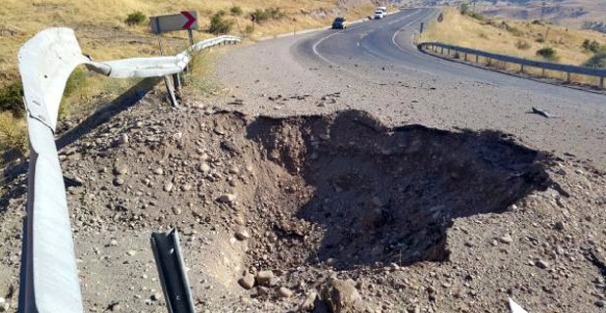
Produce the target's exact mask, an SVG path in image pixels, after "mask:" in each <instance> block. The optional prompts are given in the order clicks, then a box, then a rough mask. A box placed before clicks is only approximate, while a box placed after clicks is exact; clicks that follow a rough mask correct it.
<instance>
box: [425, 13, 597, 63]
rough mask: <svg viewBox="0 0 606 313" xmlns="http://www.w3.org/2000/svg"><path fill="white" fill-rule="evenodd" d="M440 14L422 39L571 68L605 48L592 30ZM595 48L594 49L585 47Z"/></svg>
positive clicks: (458, 14) (536, 22)
mask: <svg viewBox="0 0 606 313" xmlns="http://www.w3.org/2000/svg"><path fill="white" fill-rule="evenodd" d="M443 13H444V16H445V18H444V22H442V23H438V22H436V21H434V22H432V23H431V25H430V27H429V28H428V31H427V32H426V33H425V34H424V35H423V37H422V38H421V39H422V40H424V41H430V40H432V41H440V42H445V43H450V44H454V45H459V46H463V47H468V48H474V49H479V50H484V51H489V52H494V53H501V54H507V55H514V56H518V57H524V58H528V59H535V60H541V61H545V60H547V61H552V62H559V63H565V64H572V65H582V64H584V63H586V62H587V61H588V60H589V59H590V58H592V57H593V56H594V54H595V53H598V52H600V51H602V50H603V49H606V35H605V34H601V33H598V32H595V31H590V30H575V29H569V28H566V27H563V26H555V25H550V24H545V23H543V22H540V21H509V20H508V21H505V20H502V19H488V18H485V17H484V16H482V15H481V14H477V13H471V12H467V14H461V12H460V11H459V10H457V9H454V8H448V9H445V10H444V11H443ZM596 45H597V47H598V48H597V50H595V49H589V48H588V47H590V46H593V47H596ZM550 51H551V52H550ZM552 52H553V53H552Z"/></svg>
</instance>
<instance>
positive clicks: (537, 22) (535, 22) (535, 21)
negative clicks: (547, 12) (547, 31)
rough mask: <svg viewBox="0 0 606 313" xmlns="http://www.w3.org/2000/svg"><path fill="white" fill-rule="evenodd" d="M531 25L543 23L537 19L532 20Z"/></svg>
mask: <svg viewBox="0 0 606 313" xmlns="http://www.w3.org/2000/svg"><path fill="white" fill-rule="evenodd" d="M532 24H533V25H544V24H543V22H541V21H539V20H534V21H532Z"/></svg>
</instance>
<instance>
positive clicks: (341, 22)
mask: <svg viewBox="0 0 606 313" xmlns="http://www.w3.org/2000/svg"><path fill="white" fill-rule="evenodd" d="M345 28H347V25H345V18H344V17H337V18H335V20H334V21H333V22H332V29H345Z"/></svg>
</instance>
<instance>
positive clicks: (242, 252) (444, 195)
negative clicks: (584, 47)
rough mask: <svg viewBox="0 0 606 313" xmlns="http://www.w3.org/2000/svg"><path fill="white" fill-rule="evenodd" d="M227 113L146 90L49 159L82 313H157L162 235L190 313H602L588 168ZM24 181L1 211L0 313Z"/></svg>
mask: <svg viewBox="0 0 606 313" xmlns="http://www.w3.org/2000/svg"><path fill="white" fill-rule="evenodd" d="M318 101H328V100H321V99H318ZM226 108H231V109H233V108H234V105H232V104H227V103H225V104H221V103H219V104H217V105H216V106H215V105H211V104H207V103H204V102H196V101H186V103H185V106H184V108H182V109H180V110H172V109H168V108H167V107H166V105H163V104H162V103H161V101H160V97H159V95H158V91H157V90H156V91H155V92H152V93H151V94H149V95H147V96H146V97H145V98H144V99H143V100H141V101H140V103H138V104H137V105H136V106H133V107H132V108H130V109H128V110H126V111H124V112H121V113H119V114H117V115H116V116H113V117H111V119H109V122H107V123H105V124H103V125H102V126H100V127H98V128H96V129H93V130H91V131H90V132H89V133H86V134H84V135H83V136H82V137H80V138H79V139H78V140H76V141H75V142H74V143H73V144H72V145H69V146H67V147H66V148H64V149H63V150H62V151H61V152H60V154H61V156H60V157H61V160H62V161H61V162H62V166H63V170H64V175H65V181H66V184H67V186H68V187H67V190H68V204H69V208H70V210H71V218H72V226H73V231H74V238H75V246H76V255H77V258H78V259H77V262H78V266H79V270H80V278H81V283H82V291H83V297H84V300H85V307H86V310H87V311H90V312H108V311H109V312H165V311H166V308H165V306H164V305H165V303H164V300H163V296H162V291H161V286H160V283H159V281H158V275H157V272H156V268H155V264H154V259H153V255H152V253H151V249H150V246H149V236H150V234H151V232H152V231H158V230H163V231H165V230H168V229H170V228H173V227H176V228H177V229H179V231H180V232H181V235H182V249H183V252H184V255H185V264H186V265H187V267H188V275H189V279H190V283H191V285H192V290H193V295H194V302H195V304H196V308H197V310H198V311H199V312H306V311H313V312H342V313H344V312H411V313H413V312H414V313H417V312H509V307H508V305H507V301H508V299H509V298H512V299H514V300H515V301H516V302H518V303H520V304H521V305H522V306H523V307H525V308H526V309H527V310H528V311H529V312H603V311H604V310H605V308H604V306H605V301H606V282H605V278H606V276H605V275H606V252H605V249H606V231H605V230H604V229H606V228H605V224H606V213H605V212H606V210H604V209H605V208H606V189H605V188H604V186H605V182H606V178H605V176H604V174H603V173H601V172H599V171H597V170H595V169H593V168H592V167H591V166H590V165H587V164H584V163H581V162H580V161H577V160H575V159H574V158H573V157H566V158H560V157H557V156H553V155H550V154H548V153H544V152H540V151H536V150H534V149H531V148H528V147H525V146H523V145H521V144H520V143H519V142H518V141H517V140H516V138H514V137H512V136H510V135H507V134H504V133H501V132H495V131H470V130H459V131H444V130H437V129H433V128H426V127H423V126H419V125H400V126H397V127H387V126H385V124H384V123H383V122H382V121H381V120H379V119H377V118H375V117H373V116H371V115H369V114H367V113H364V112H362V111H355V110H347V111H339V112H335V113H331V114H326V115H316V116H306V117H301V116H297V117H285V118H276V117H263V116H253V115H247V114H245V113H239V112H236V111H233V110H231V109H230V110H229V111H228V110H225V109H226ZM236 108H237V107H236ZM67 126H69V125H64V128H66V127H67ZM25 178H26V175H25V174H21V175H18V176H17V177H15V178H14V179H13V180H12V182H11V183H10V184H9V185H8V186H5V188H4V192H5V195H4V197H3V198H2V199H1V200H0V201H2V202H1V203H2V209H1V210H0V224H1V225H2V227H1V228H0V264H1V266H0V282H1V283H0V296H2V299H0V311H9V312H14V311H15V309H16V304H17V296H18V295H17V289H18V288H17V287H18V282H19V280H18V270H19V262H20V245H21V220H22V218H23V216H24V214H23V208H24V206H25V197H26V194H25V192H26V187H25Z"/></svg>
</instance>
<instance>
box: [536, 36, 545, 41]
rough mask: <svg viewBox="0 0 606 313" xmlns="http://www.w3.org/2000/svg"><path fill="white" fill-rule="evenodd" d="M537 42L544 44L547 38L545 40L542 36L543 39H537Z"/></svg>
mask: <svg viewBox="0 0 606 313" xmlns="http://www.w3.org/2000/svg"><path fill="white" fill-rule="evenodd" d="M535 41H536V42H538V43H544V42H545V38H543V36H541V37H539V38H537V39H536V40H535Z"/></svg>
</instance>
